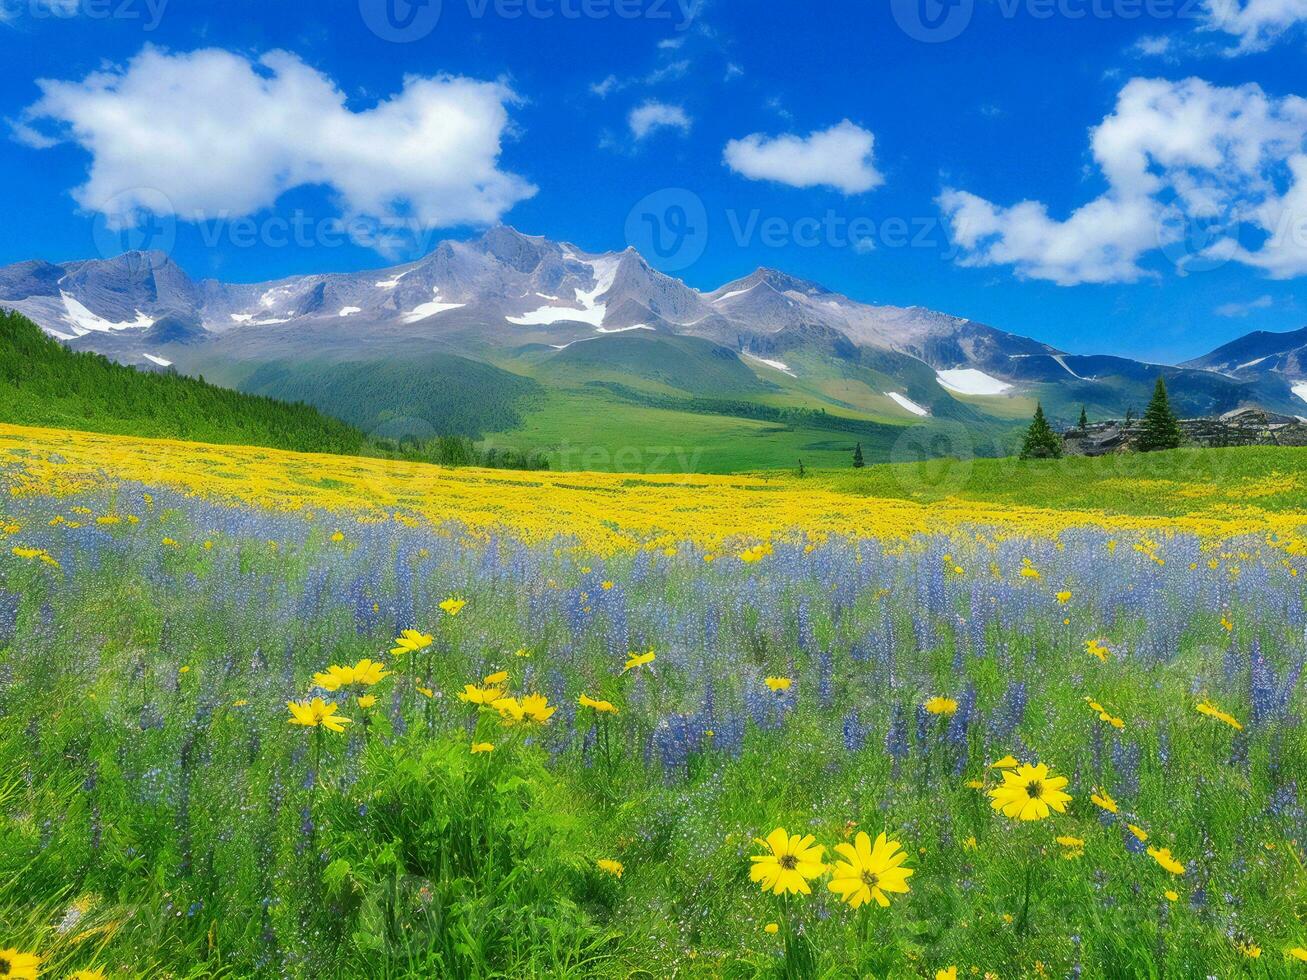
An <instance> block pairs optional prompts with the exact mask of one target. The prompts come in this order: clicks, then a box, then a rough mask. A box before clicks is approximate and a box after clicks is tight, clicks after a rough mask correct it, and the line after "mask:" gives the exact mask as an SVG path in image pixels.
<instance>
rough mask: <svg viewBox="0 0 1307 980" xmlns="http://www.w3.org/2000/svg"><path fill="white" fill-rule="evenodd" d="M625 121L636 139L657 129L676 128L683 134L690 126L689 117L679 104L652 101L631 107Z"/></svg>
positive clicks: (642, 137)
mask: <svg viewBox="0 0 1307 980" xmlns="http://www.w3.org/2000/svg"><path fill="white" fill-rule="evenodd" d="M627 122H628V123H629V124H630V126H631V135H633V136H634V137H635V138H636V139H638V140H642V139H644V138H645V137H646V136H648V135H649V134H650V133H653V132H655V131H656V130H659V129H678V130H680V131H681V133H682V134H685V133H688V132H689V131H690V126H691V119H690V117H689V116H688V115H686V114H685V110H684V109H682V108H681V107H680V106H678V105H668V104H667V103H665V102H652V101H651V102H645V103H644V104H643V105H639V106H636V107H635V108H634V109H632V110H631V114H630V115H629V116H628V117H627Z"/></svg>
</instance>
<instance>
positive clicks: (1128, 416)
mask: <svg viewBox="0 0 1307 980" xmlns="http://www.w3.org/2000/svg"><path fill="white" fill-rule="evenodd" d="M1134 420H1135V407H1134V406H1133V405H1131V406H1130V407H1129V408H1127V409H1126V410H1125V425H1126V428H1127V429H1128V428H1130V423H1132V422H1133V421H1134Z"/></svg>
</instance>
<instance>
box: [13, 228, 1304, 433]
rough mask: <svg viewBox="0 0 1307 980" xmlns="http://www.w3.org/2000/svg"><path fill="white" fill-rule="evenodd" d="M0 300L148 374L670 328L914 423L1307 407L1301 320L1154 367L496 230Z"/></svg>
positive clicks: (28, 270) (494, 347)
mask: <svg viewBox="0 0 1307 980" xmlns="http://www.w3.org/2000/svg"><path fill="white" fill-rule="evenodd" d="M0 305H3V306H5V307H9V308H12V309H15V310H17V311H18V312H20V313H23V314H24V315H26V316H28V317H29V318H31V319H32V320H34V321H35V322H36V323H37V324H39V325H40V326H41V327H42V328H44V329H45V330H46V331H47V332H48V333H50V334H51V335H52V336H54V337H57V338H58V339H60V340H62V341H64V342H65V343H68V344H69V345H70V346H73V347H75V348H78V349H88V350H95V351H99V352H101V353H104V354H107V355H109V356H111V357H114V358H116V359H118V360H121V361H124V362H127V363H132V364H136V365H138V366H141V367H143V368H162V367H168V366H172V365H174V364H175V365H176V366H177V367H178V368H179V369H183V370H185V369H187V368H188V366H189V365H190V364H191V363H192V362H195V361H197V360H201V359H203V360H207V361H212V360H213V358H215V357H222V358H227V359H231V360H239V361H254V362H259V361H266V360H269V359H273V358H281V359H287V358H289V359H294V358H308V357H338V358H344V357H348V358H353V359H359V358H387V357H396V356H402V355H404V354H412V353H413V352H414V350H415V349H421V348H425V347H431V348H433V349H439V350H442V351H446V352H451V353H456V354H460V355H463V356H467V357H472V358H475V359H493V360H497V361H502V360H503V359H504V358H505V357H512V356H517V355H526V354H529V355H530V356H532V357H535V358H536V359H537V361H538V360H539V359H540V358H548V357H549V356H550V355H551V352H562V351H566V350H568V349H569V348H571V347H572V346H573V345H575V344H577V343H580V342H583V341H584V342H602V341H604V340H605V339H612V338H613V337H614V335H622V336H623V337H624V338H626V339H631V338H634V337H641V336H644V337H647V338H649V341H650V343H653V342H655V341H656V338H658V337H666V336H668V335H677V336H683V337H690V338H697V339H699V340H702V341H706V342H709V343H711V344H714V345H718V346H720V347H721V348H723V349H724V350H725V351H726V352H730V354H728V356H731V354H733V355H734V356H736V357H738V358H739V359H740V360H742V361H743V362H744V363H745V364H746V365H748V366H749V367H750V368H751V369H753V370H757V371H759V372H761V374H762V376H763V377H764V379H765V380H767V381H768V382H769V383H776V384H781V385H787V384H791V385H792V384H799V385H803V384H809V385H811V386H813V390H817V389H818V388H820V390H821V391H822V392H827V394H823V395H822V397H829V398H831V399H833V403H835V404H842V403H841V402H840V401H839V397H838V396H831V395H829V394H828V392H829V390H830V389H831V385H830V384H827V383H826V382H834V381H839V380H841V379H843V381H847V380H848V378H849V377H850V376H852V375H853V374H857V373H858V372H862V374H858V377H859V378H860V383H863V384H867V385H870V386H871V387H872V388H873V389H875V390H874V391H873V392H872V395H873V396H874V397H875V398H879V399H882V400H883V401H884V404H885V407H886V410H887V411H889V412H890V413H891V414H892V413H895V412H897V413H899V414H901V415H902V416H904V417H905V418H906V419H912V418H923V417H925V416H928V415H931V414H935V413H936V412H937V411H938V410H940V409H941V408H942V409H945V410H948V406H949V405H950V404H951V403H952V402H954V401H956V400H957V399H959V398H960V399H962V400H963V401H964V402H965V403H966V404H967V405H968V406H971V407H974V408H975V409H976V410H978V411H981V412H982V413H983V412H984V411H985V405H986V402H985V399H995V398H1003V397H1013V396H1018V395H1023V394H1033V395H1035V396H1037V397H1039V398H1041V399H1043V400H1044V401H1045V403H1046V405H1048V404H1051V405H1052V406H1053V410H1054V411H1055V412H1056V411H1058V410H1059V409H1062V408H1065V409H1066V410H1067V412H1068V413H1069V412H1070V407H1071V406H1072V405H1075V406H1076V407H1077V410H1078V406H1079V405H1080V404H1082V403H1083V404H1089V405H1092V406H1095V408H1096V409H1097V410H1098V411H1100V412H1117V411H1124V410H1125V408H1126V407H1128V406H1134V407H1139V405H1140V404H1141V399H1142V398H1143V397H1144V396H1145V394H1146V389H1147V388H1148V387H1149V386H1151V383H1152V380H1153V379H1154V378H1155V377H1156V376H1157V375H1158V374H1159V373H1162V374H1164V375H1165V376H1166V377H1167V379H1168V383H1169V384H1170V385H1171V387H1172V394H1173V397H1174V398H1175V399H1176V400H1177V402H1178V403H1179V404H1180V405H1181V408H1182V410H1184V411H1189V412H1194V413H1197V412H1204V413H1205V412H1209V411H1225V410H1228V409H1231V408H1235V407H1239V406H1240V405H1244V404H1255V403H1259V404H1263V405H1264V406H1265V407H1268V408H1274V409H1276V410H1281V411H1283V410H1292V408H1293V406H1295V405H1296V406H1298V407H1299V408H1307V398H1305V397H1300V396H1299V395H1298V394H1297V393H1296V392H1295V385H1297V384H1299V382H1300V380H1301V379H1303V378H1307V371H1304V370H1303V368H1304V366H1307V357H1304V351H1307V330H1304V331H1299V332H1298V334H1286V335H1267V334H1253V335H1250V336H1249V337H1247V338H1243V339H1242V340H1241V341H1236V342H1234V343H1233V344H1229V345H1226V347H1223V348H1221V349H1220V350H1218V351H1215V352H1213V353H1212V354H1211V355H1208V356H1207V357H1206V358H1200V359H1198V360H1197V361H1195V362H1191V363H1190V364H1187V365H1185V366H1183V367H1159V366H1158V365H1150V364H1143V363H1141V362H1138V361H1133V360H1130V359H1128V358H1120V357H1113V356H1109V355H1093V356H1086V355H1073V354H1068V353H1066V352H1063V351H1060V350H1057V349H1055V348H1053V347H1051V346H1049V345H1047V344H1044V343H1041V342H1039V341H1036V340H1031V339H1029V338H1026V337H1020V336H1016V335H1014V334H1010V333H1007V332H1005V331H1002V330H999V329H996V328H994V327H991V326H988V325H986V324H982V323H977V322H975V321H972V320H967V319H964V318H960V317H955V316H949V315H947V314H943V313H937V312H935V311H932V310H928V309H925V308H922V307H907V308H903V307H892V306H876V305H872V304H867V303H861V302H858V301H855V300H853V299H850V298H849V297H847V296H843V295H841V294H839V293H835V292H832V291H830V290H829V289H826V288H825V287H823V286H821V285H819V284H817V283H813V282H808V281H805V280H802V279H798V278H795V277H793V276H790V275H787V274H786V273H784V272H780V271H777V270H774V269H758V270H757V271H755V272H753V273H752V274H750V275H748V276H746V277H744V278H742V279H739V280H736V281H734V282H730V283H727V284H725V285H723V286H721V287H719V288H717V289H715V290H712V291H710V292H700V291H698V290H696V289H693V288H691V287H690V286H688V285H686V284H685V283H683V282H681V281H680V280H678V279H675V278H673V277H671V276H667V275H665V274H663V273H661V272H659V271H657V270H656V269H654V268H652V267H651V266H650V265H649V264H648V263H647V262H645V260H644V259H643V258H642V257H641V256H640V255H639V254H638V253H637V252H636V251H635V250H634V249H627V250H626V251H623V252H607V253H589V252H585V251H583V250H581V249H580V248H577V247H576V246H573V245H570V244H567V243H559V242H553V241H550V240H548V239H546V238H542V237H536V236H531V235H524V234H522V233H520V232H518V231H515V230H514V229H512V228H508V227H503V226H501V227H497V228H493V229H491V230H490V231H487V232H486V233H484V234H483V235H481V236H479V237H476V238H473V239H470V240H467V241H446V242H442V243H441V244H440V245H438V246H437V247H436V248H435V249H434V251H432V252H431V253H430V254H429V255H427V256H426V257H424V258H422V259H420V260H418V261H416V262H410V263H406V264H403V265H399V266H394V267H390V268H385V269H380V270H376V271H370V272H358V273H347V274H327V275H304V276H294V277H291V278H288V279H282V280H277V281H273V282H265V283H256V284H234V283H223V282H218V281H216V280H210V279H206V280H201V281H198V282H197V281H194V280H192V279H191V278H190V277H189V276H188V275H187V274H186V273H185V272H184V271H183V270H182V269H181V268H180V267H179V266H178V265H177V264H176V263H174V262H173V261H172V260H171V259H170V258H168V257H167V256H166V255H164V254H163V253H160V252H130V253H126V254H124V255H121V256H118V257H116V258H113V259H107V260H86V261H74V262H66V263H62V264H53V263H49V262H43V261H39V260H38V261H29V262H21V263H18V264H16V265H12V266H8V267H5V268H0ZM625 350H626V349H625V348H624V352H625ZM637 350H638V349H637ZM650 350H652V347H651V348H650ZM492 352H498V353H493V354H492ZM624 356H628V357H629V353H624ZM569 360H570V361H571V362H575V358H570V359H569ZM592 360H593V357H588V358H587V361H592ZM1258 365H1266V367H1265V368H1261V367H1258ZM1254 369H1255V370H1254ZM866 372H870V374H867V373H866ZM787 379H788V380H787ZM818 382H822V384H821V385H819V384H818ZM823 385H824V387H823ZM1298 390H1299V391H1303V392H1307V388H1299V389H1298ZM708 394H711V392H708ZM1000 414H1001V413H1000Z"/></svg>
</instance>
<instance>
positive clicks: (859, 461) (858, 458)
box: [853, 443, 867, 470]
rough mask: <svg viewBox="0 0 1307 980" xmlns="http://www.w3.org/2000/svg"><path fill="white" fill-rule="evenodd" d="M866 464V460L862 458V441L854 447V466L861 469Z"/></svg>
mask: <svg viewBox="0 0 1307 980" xmlns="http://www.w3.org/2000/svg"><path fill="white" fill-rule="evenodd" d="M866 465H867V463H866V461H865V460H864V459H863V458H862V443H858V444H857V445H856V446H854V447H853V468H854V469H855V470H860V469H862V468H863V467H864V466H866Z"/></svg>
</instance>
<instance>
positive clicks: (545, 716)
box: [522, 694, 558, 725]
mask: <svg viewBox="0 0 1307 980" xmlns="http://www.w3.org/2000/svg"><path fill="white" fill-rule="evenodd" d="M557 710H558V709H557V708H551V707H550V706H549V700H548V699H547V698H546V697H545V696H544V695H543V694H528V695H527V696H526V697H524V698H523V699H522V714H523V715H525V716H526V718H527V720H529V721H534V722H537V723H538V724H541V725H543V724H544V723H545V722H547V721H548V720H549V719H550V718H552V717H553V715H554V712H555V711H557Z"/></svg>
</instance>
